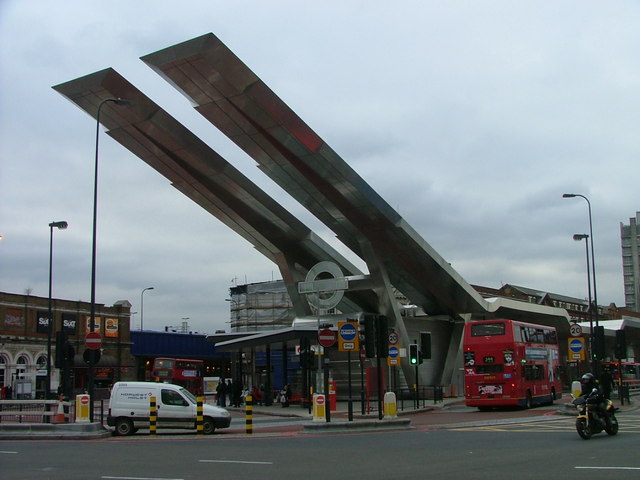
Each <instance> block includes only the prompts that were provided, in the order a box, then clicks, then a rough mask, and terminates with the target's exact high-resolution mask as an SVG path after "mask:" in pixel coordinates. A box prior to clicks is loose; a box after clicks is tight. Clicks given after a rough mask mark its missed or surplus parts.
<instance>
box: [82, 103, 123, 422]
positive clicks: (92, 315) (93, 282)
mask: <svg viewBox="0 0 640 480" xmlns="http://www.w3.org/2000/svg"><path fill="white" fill-rule="evenodd" d="M107 103H115V104H116V105H131V102H130V101H129V100H125V99H123V98H105V99H104V100H102V101H101V102H100V104H99V105H98V112H97V114H96V155H95V169H94V177H93V178H94V179H93V234H92V247H91V312H90V317H89V322H90V324H89V331H90V332H94V331H95V321H96V237H97V235H96V233H97V224H98V141H99V139H100V112H101V111H102V107H103V106H104V105H105V104H107ZM94 353H95V351H94V350H89V378H88V382H87V383H88V386H87V387H88V388H87V391H88V393H89V421H90V422H93V384H94V368H93V367H94V364H95V356H94Z"/></svg>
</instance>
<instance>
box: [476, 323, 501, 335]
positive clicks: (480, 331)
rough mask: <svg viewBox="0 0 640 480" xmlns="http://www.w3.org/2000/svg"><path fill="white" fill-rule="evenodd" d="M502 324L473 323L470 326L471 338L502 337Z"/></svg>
mask: <svg viewBox="0 0 640 480" xmlns="http://www.w3.org/2000/svg"><path fill="white" fill-rule="evenodd" d="M504 332H505V329H504V323H477V324H476V323H474V324H471V336H472V337H485V336H491V335H504Z"/></svg>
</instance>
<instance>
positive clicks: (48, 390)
mask: <svg viewBox="0 0 640 480" xmlns="http://www.w3.org/2000/svg"><path fill="white" fill-rule="evenodd" d="M68 226H69V224H68V223H67V222H64V221H62V222H51V223H50V224H49V313H48V315H47V384H46V385H45V389H44V398H46V399H48V398H49V395H50V394H51V333H52V331H53V323H54V322H53V313H52V308H51V289H52V287H51V285H52V279H53V229H54V228H57V229H58V230H64V229H66V228H67V227H68Z"/></svg>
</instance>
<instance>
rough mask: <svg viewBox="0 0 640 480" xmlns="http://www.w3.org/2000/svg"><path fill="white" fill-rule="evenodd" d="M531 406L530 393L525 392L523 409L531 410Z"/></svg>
mask: <svg viewBox="0 0 640 480" xmlns="http://www.w3.org/2000/svg"><path fill="white" fill-rule="evenodd" d="M532 405H533V401H532V400H531V392H530V391H528V390H527V396H526V398H525V399H524V408H527V409H529V408H531V407H532Z"/></svg>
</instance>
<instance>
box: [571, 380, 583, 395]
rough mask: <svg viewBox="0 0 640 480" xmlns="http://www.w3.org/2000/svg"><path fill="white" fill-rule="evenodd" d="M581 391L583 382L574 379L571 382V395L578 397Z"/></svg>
mask: <svg viewBox="0 0 640 480" xmlns="http://www.w3.org/2000/svg"><path fill="white" fill-rule="evenodd" d="M581 393H582V384H581V383H580V381H579V380H574V381H573V382H571V395H573V396H574V397H575V398H578V397H579V396H580V394H581Z"/></svg>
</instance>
